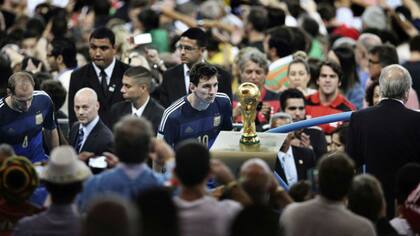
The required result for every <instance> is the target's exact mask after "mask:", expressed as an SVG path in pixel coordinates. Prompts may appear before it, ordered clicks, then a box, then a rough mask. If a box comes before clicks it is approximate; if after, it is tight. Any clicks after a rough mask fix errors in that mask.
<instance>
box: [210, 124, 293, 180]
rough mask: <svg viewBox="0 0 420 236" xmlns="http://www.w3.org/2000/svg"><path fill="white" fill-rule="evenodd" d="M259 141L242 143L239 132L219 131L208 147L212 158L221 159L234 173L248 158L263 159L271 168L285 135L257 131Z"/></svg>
mask: <svg viewBox="0 0 420 236" xmlns="http://www.w3.org/2000/svg"><path fill="white" fill-rule="evenodd" d="M257 134H258V138H259V139H260V142H259V143H257V144H242V143H240V141H239V140H240V139H241V137H242V133H241V132H235V131H221V132H220V133H219V135H218V136H217V138H216V140H215V142H214V143H213V145H212V147H211V148H210V152H211V154H212V158H215V159H219V160H221V161H223V162H224V163H225V164H226V165H227V166H228V167H229V168H230V169H231V170H232V171H233V172H234V173H235V174H237V173H238V171H239V168H240V167H241V165H242V163H244V162H245V161H246V160H248V159H250V158H255V157H257V158H260V159H262V160H264V161H265V162H266V163H267V164H268V165H269V166H270V167H271V168H272V169H274V164H275V162H276V159H277V152H278V151H279V150H280V147H281V145H282V144H283V142H284V140H285V139H286V137H287V134H280V133H257Z"/></svg>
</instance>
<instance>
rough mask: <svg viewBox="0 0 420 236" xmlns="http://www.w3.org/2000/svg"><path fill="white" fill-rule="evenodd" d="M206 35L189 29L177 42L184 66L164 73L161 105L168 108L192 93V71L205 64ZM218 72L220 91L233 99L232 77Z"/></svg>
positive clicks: (198, 29) (220, 70) (225, 72)
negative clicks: (200, 63) (195, 67)
mask: <svg viewBox="0 0 420 236" xmlns="http://www.w3.org/2000/svg"><path fill="white" fill-rule="evenodd" d="M207 38H208V36H207V35H206V33H205V32H204V31H203V30H202V29H200V28H189V29H188V30H187V31H185V32H184V33H183V34H182V35H181V38H180V40H179V41H178V42H177V50H179V52H180V56H181V62H182V64H180V65H177V66H174V67H172V68H169V69H168V70H167V71H165V73H163V81H162V85H161V86H160V99H159V100H160V103H161V104H162V106H164V107H168V106H169V105H171V104H172V103H173V102H175V101H176V100H178V99H179V98H181V97H182V96H184V95H187V94H189V93H190V92H191V91H190V71H191V68H192V67H193V65H194V64H196V63H199V62H204V54H205V52H206V47H207ZM216 68H217V72H218V76H217V78H218V81H219V85H220V86H219V87H220V89H219V91H220V92H223V93H226V94H227V95H228V96H229V97H232V87H231V86H232V85H231V82H232V75H231V74H230V73H229V72H227V71H226V70H224V69H222V68H220V67H216Z"/></svg>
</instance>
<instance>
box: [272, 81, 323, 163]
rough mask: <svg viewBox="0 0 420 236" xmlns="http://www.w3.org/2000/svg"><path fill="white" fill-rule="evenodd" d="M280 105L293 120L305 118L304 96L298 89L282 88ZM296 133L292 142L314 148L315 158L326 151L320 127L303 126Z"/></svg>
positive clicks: (317, 158) (318, 157)
mask: <svg viewBox="0 0 420 236" xmlns="http://www.w3.org/2000/svg"><path fill="white" fill-rule="evenodd" d="M280 106H281V109H282V111H284V112H286V113H287V114H289V115H291V116H292V119H293V122H297V121H301V120H304V119H306V111H305V96H304V95H303V93H302V92H301V91H300V90H298V89H286V90H284V91H283V92H282V93H281V95H280ZM297 134H298V135H297V136H296V139H295V140H293V141H292V143H293V144H294V145H296V146H301V147H306V148H310V149H312V150H314V152H315V156H316V160H319V159H320V158H321V156H322V155H324V154H325V153H326V152H327V140H326V138H325V134H324V133H323V132H322V130H321V128H320V127H318V126H315V127H308V128H304V129H302V130H299V131H298V132H297Z"/></svg>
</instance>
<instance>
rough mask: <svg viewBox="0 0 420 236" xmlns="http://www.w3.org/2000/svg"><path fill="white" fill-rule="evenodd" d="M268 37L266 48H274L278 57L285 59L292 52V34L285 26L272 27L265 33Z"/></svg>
mask: <svg viewBox="0 0 420 236" xmlns="http://www.w3.org/2000/svg"><path fill="white" fill-rule="evenodd" d="M267 34H268V35H269V36H270V38H269V40H268V47H269V48H275V49H276V54H277V56H278V57H280V58H281V57H285V56H288V55H290V54H292V53H293V52H294V48H293V45H292V40H293V32H292V31H291V30H290V28H289V27H287V26H278V27H274V28H272V29H270V30H268V31H267Z"/></svg>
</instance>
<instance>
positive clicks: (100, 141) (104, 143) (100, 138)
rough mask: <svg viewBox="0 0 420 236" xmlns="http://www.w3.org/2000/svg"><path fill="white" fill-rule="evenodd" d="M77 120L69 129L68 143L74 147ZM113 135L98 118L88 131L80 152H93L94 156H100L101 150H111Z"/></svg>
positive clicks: (77, 126)
mask: <svg viewBox="0 0 420 236" xmlns="http://www.w3.org/2000/svg"><path fill="white" fill-rule="evenodd" d="M79 124H80V123H79V122H76V123H74V125H73V126H72V127H71V129H70V135H69V143H70V145H71V146H73V147H74V148H76V142H77V138H78V133H79ZM113 140H114V136H113V134H112V132H111V130H110V129H109V128H108V127H107V126H106V125H105V124H104V123H103V122H102V121H101V120H100V119H99V121H98V123H97V124H96V125H95V127H93V129H92V131H91V132H90V133H89V136H88V137H87V139H86V141H85V143H84V144H83V146H82V149H81V150H80V152H93V153H95V155H96V156H102V153H103V152H110V151H112V147H113V145H114V141H113Z"/></svg>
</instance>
